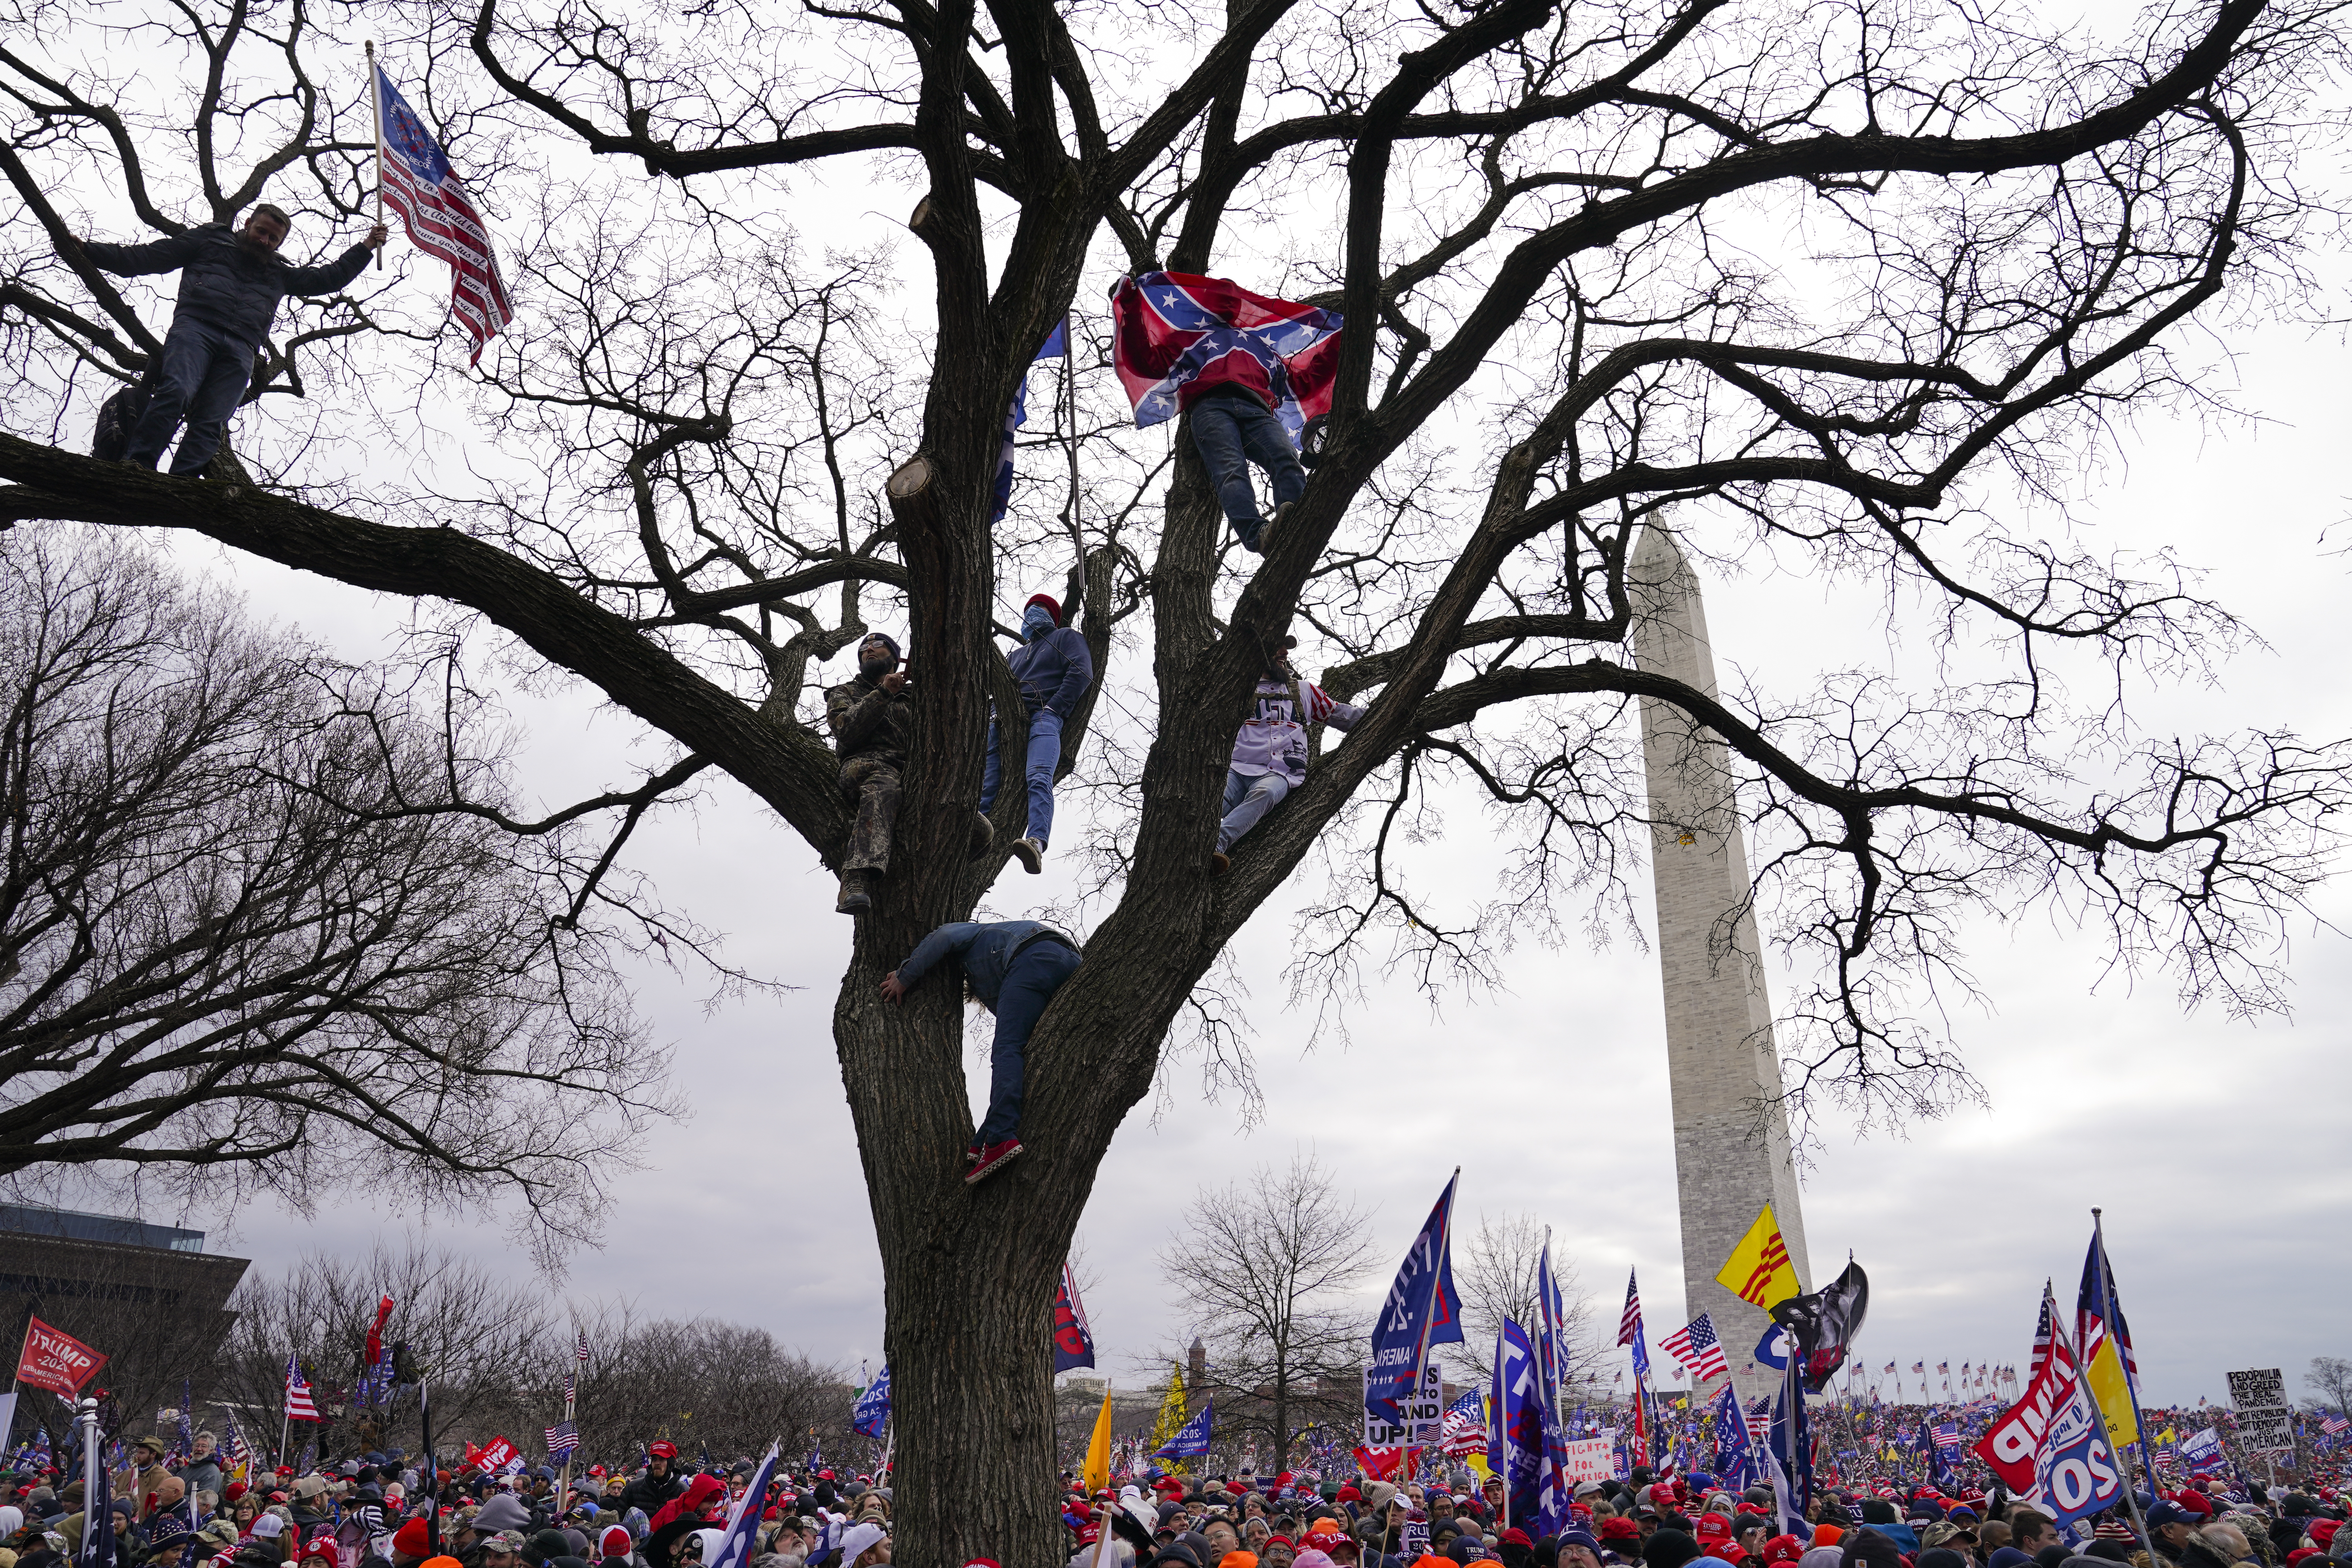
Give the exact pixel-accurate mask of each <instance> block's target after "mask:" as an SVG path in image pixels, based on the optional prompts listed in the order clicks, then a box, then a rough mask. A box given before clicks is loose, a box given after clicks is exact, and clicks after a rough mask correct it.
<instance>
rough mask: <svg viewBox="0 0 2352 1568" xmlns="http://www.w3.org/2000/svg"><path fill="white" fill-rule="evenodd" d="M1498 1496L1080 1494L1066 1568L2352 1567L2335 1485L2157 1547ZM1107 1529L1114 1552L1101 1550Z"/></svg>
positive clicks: (1896, 1511) (1925, 1514)
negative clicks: (1543, 1511)
mask: <svg viewBox="0 0 2352 1568" xmlns="http://www.w3.org/2000/svg"><path fill="white" fill-rule="evenodd" d="M1503 1490H1504V1489H1503V1483H1502V1481H1501V1479H1499V1478H1497V1477H1492V1476H1489V1477H1487V1478H1486V1479H1485V1480H1484V1481H1481V1480H1480V1479H1478V1478H1476V1477H1475V1476H1474V1475H1473V1474H1472V1473H1471V1472H1469V1471H1467V1470H1463V1471H1457V1472H1454V1473H1453V1474H1451V1475H1450V1476H1448V1477H1446V1478H1445V1479H1443V1480H1440V1481H1433V1482H1426V1483H1408V1484H1406V1485H1404V1486H1402V1487H1400V1486H1397V1485H1395V1484H1392V1483H1390V1482H1387V1481H1379V1480H1370V1479H1365V1478H1363V1477H1361V1476H1359V1477H1357V1479H1354V1480H1352V1481H1348V1482H1335V1481H1331V1480H1324V1481H1321V1482H1319V1483H1317V1482H1313V1481H1306V1480H1300V1479H1296V1478H1294V1477H1292V1476H1289V1475H1284V1476H1279V1477H1276V1478H1272V1479H1267V1480H1260V1479H1256V1478H1253V1477H1247V1476H1244V1477H1238V1478H1220V1479H1210V1480H1205V1481H1190V1480H1186V1479H1181V1478H1172V1477H1171V1478H1164V1479H1160V1480H1158V1481H1155V1482H1154V1483H1152V1486H1151V1489H1150V1491H1149V1492H1147V1491H1146V1489H1144V1488H1143V1487H1142V1486H1140V1485H1129V1486H1128V1487H1127V1488H1125V1489H1123V1490H1122V1492H1121V1493H1120V1495H1119V1496H1118V1498H1116V1499H1114V1498H1112V1497H1111V1496H1109V1494H1108V1493H1107V1492H1104V1493H1098V1494H1097V1498H1096V1499H1095V1500H1094V1502H1093V1505H1092V1506H1091V1507H1088V1506H1087V1503H1086V1500H1084V1499H1083V1497H1082V1496H1080V1495H1078V1494H1076V1493H1074V1494H1073V1496H1072V1500H1071V1501H1072V1506H1071V1508H1070V1509H1069V1510H1068V1511H1067V1512H1066V1515H1065V1522H1066V1524H1067V1526H1068V1527H1069V1529H1070V1531H1071V1532H1072V1538H1073V1542H1074V1552H1073V1555H1072V1557H1071V1559H1070V1563H1071V1565H1072V1568H1087V1565H1090V1564H1093V1563H1096V1562H1097V1558H1099V1559H1100V1560H1101V1562H1102V1563H1103V1564H1104V1568H1110V1565H1111V1564H1113V1563H1118V1564H1137V1563H1139V1564H1143V1565H1145V1568H1333V1565H1335V1564H1353V1565H1355V1568H1451V1565H1452V1564H1455V1563H1481V1562H1500V1563H1504V1564H1506V1565H1507V1568H1686V1565H1688V1564H1692V1563H1700V1568H1714V1565H1713V1563H1701V1562H1700V1560H1701V1559H1715V1560H1717V1561H1720V1562H1722V1563H1730V1564H1732V1565H1734V1568H1782V1565H1784V1564H1795V1565H1796V1568H2104V1565H2105V1564H2107V1563H2126V1564H2130V1565H2133V1568H2236V1565H2238V1564H2241V1563H2246V1564H2254V1565H2257V1568H2299V1565H2303V1564H2305V1563H2308V1562H2309V1560H2311V1559H2314V1558H2319V1559H2323V1560H2326V1563H2325V1564H2324V1568H2334V1563H2335V1562H2336V1561H2337V1560H2352V1531H2346V1532H2343V1533H2342V1534H2341V1535H2339V1527H2340V1525H2341V1523H2342V1521H2344V1519H2345V1506H2344V1503H2343V1501H2342V1500H2340V1499H2339V1498H2338V1496H2337V1494H2336V1490H2335V1489H2334V1488H2332V1487H2317V1488H2314V1489H2312V1490H2311V1491H2309V1492H2304V1491H2296V1490H2291V1489H2286V1488H2283V1487H2281V1488H2270V1487H2264V1486H2263V1485H2261V1484H2259V1483H2254V1482H2242V1483H2240V1484H2239V1485H2238V1486H2234V1487H2224V1486H2223V1485H2222V1484H2221V1482H2220V1481H2218V1480H2210V1479H2207V1480H2195V1481H2191V1482H2189V1483H2188V1484H2187V1485H2185V1486H2183V1487H2181V1488H2180V1489H2178V1490H2176V1491H2173V1492H2170V1493H2166V1494H2163V1495H2149V1494H2146V1493H2144V1494H2142V1496H2141V1499H2140V1500H2141V1502H2142V1503H2143V1504H2144V1508H2143V1513H2144V1516H2145V1518H2146V1521H2147V1535H2148V1537H2149V1538H2143V1537H2142V1536H2141V1535H2140V1534H2139V1533H2138V1531H2137V1527H2136V1525H2135V1524H2134V1522H2133V1521H2132V1518H2131V1515H2130V1510H2128V1509H2127V1508H2123V1507H2118V1508H2116V1509H2114V1510H2109V1511H2108V1512H2106V1513H2105V1514H2102V1515H2098V1516H2095V1518H2092V1519H2086V1520H2083V1521H2077V1522H2076V1523H2075V1524H2074V1525H2073V1526H2071V1527H2069V1528H2067V1529H2064V1530H2062V1529H2060V1528H2059V1527H2058V1526H2057V1525H2056V1524H2054V1523H2053V1521H2052V1520H2051V1519H2050V1517H2049V1516H2048V1515H2046V1514H2044V1513H2042V1512H2039V1511H2037V1510H2034V1509H2032V1508H2031V1507H2028V1506H2025V1505H2023V1504H2021V1503H2019V1502H2018V1501H2016V1500H2013V1499H2011V1498H2008V1497H2006V1496H2005V1495H2004V1494H2002V1492H2001V1491H2000V1489H1998V1488H1996V1489H1993V1490H1992V1491H1990V1492H1989V1493H1988V1492H1985V1491H1980V1490H1978V1489H1974V1488H1963V1489H1957V1490H1956V1492H1955V1494H1954V1495H1946V1494H1944V1493H1941V1492H1938V1491H1937V1490H1935V1489H1932V1488H1928V1487H1925V1486H1918V1487H1913V1488H1910V1489H1907V1490H1904V1491H1898V1490H1897V1489H1895V1488H1892V1487H1885V1488H1882V1489H1879V1490H1875V1491H1872V1490H1859V1491H1858V1490H1849V1489H1842V1488H1834V1487H1831V1488H1824V1489H1822V1491H1821V1492H1820V1493H1819V1495H1817V1496H1816V1497H1815V1498H1813V1499H1812V1500H1811V1501H1810V1502H1809V1503H1808V1504H1807V1505H1806V1507H1805V1509H1804V1510H1803V1512H1804V1522H1803V1523H1802V1524H1801V1525H1800V1526H1798V1527H1797V1528H1795V1529H1783V1528H1781V1525H1782V1523H1783V1522H1789V1521H1784V1520H1783V1517H1782V1516H1781V1515H1780V1512H1779V1510H1778V1508H1777V1506H1776V1503H1775V1500H1774V1498H1773V1494H1772V1493H1771V1491H1770V1490H1769V1489H1763V1488H1749V1489H1746V1490H1744V1491H1743V1490H1733V1489H1725V1488H1720V1487H1717V1485H1715V1483H1714V1481H1713V1479H1712V1478H1710V1477H1709V1476H1707V1475H1706V1474H1705V1473H1704V1472H1700V1473H1695V1474H1691V1475H1689V1476H1687V1477H1685V1476H1681V1475H1666V1476H1663V1477H1660V1476H1654V1475H1653V1473H1652V1472H1651V1471H1650V1470H1649V1469H1647V1468H1634V1469H1633V1471H1632V1472H1631V1474H1630V1475H1629V1476H1628V1477H1626V1478H1625V1479H1616V1480H1606V1481H1603V1480H1587V1481H1583V1482H1581V1483H1580V1484H1579V1485H1578V1487H1577V1489H1576V1497H1575V1501H1574V1503H1573V1505H1572V1506H1571V1507H1570V1510H1569V1517H1570V1522H1569V1523H1568V1524H1567V1525H1566V1526H1565V1527H1564V1528H1561V1529H1559V1530H1557V1531H1539V1530H1538V1529H1536V1528H1534V1527H1532V1526H1530V1525H1529V1524H1528V1523H1525V1522H1515V1521H1512V1520H1510V1519H1509V1518H1508V1517H1507V1514H1506V1510H1505V1507H1504V1496H1503ZM1888 1494H1893V1495H1888ZM1105 1529H1109V1530H1111V1531H1113V1533H1114V1536H1115V1537H1116V1539H1115V1540H1113V1541H1112V1542H1108V1543H1106V1542H1103V1540H1102V1539H1101V1532H1102V1531H1104V1530H1105ZM2150 1538H2152V1539H2150ZM2094 1560H2095V1561H2094ZM2311 1568H2323V1564H2320V1563H2313V1564H2311Z"/></svg>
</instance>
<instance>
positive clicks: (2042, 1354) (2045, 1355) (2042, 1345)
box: [2025, 1284, 2054, 1380]
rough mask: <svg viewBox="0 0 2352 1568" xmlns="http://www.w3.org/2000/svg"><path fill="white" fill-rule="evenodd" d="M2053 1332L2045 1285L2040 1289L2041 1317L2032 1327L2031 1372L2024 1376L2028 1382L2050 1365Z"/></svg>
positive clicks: (2048, 1292) (2048, 1296)
mask: <svg viewBox="0 0 2352 1568" xmlns="http://www.w3.org/2000/svg"><path fill="white" fill-rule="evenodd" d="M2053 1332H2054V1331H2053V1329H2052V1327H2051V1323H2050V1288H2049V1287H2048V1286H2047V1285H2046V1284H2045V1285H2044V1286H2043V1287H2042V1316H2041V1319H2040V1320H2039V1321H2036V1322H2035V1323H2034V1325H2033V1363H2032V1365H2033V1370H2032V1371H2031V1372H2029V1373H2026V1374H2025V1375H2026V1377H2027V1379H2028V1380H2031V1379H2033V1378H2037V1377H2040V1376H2041V1375H2042V1368H2043V1367H2045V1366H2047V1365H2049V1364H2050V1341H2051V1338H2052V1336H2053Z"/></svg>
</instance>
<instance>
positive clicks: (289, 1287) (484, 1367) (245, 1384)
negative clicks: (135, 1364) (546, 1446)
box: [215, 1237, 557, 1454]
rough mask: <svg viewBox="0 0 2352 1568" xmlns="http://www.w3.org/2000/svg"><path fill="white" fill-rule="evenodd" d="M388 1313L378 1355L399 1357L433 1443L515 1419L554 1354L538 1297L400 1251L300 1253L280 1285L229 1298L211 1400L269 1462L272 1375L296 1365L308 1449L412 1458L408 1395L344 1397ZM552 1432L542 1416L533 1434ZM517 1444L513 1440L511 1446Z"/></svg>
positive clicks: (448, 1260) (415, 1417) (413, 1427)
mask: <svg viewBox="0 0 2352 1568" xmlns="http://www.w3.org/2000/svg"><path fill="white" fill-rule="evenodd" d="M387 1296H389V1297H391V1298H392V1300H393V1303H394V1305H393V1311H392V1316H391V1317H390V1318H389V1319H388V1320H387V1321H386V1322H385V1325H384V1332H383V1338H384V1342H386V1343H387V1344H404V1345H406V1346H407V1347H408V1354H409V1360H410V1361H411V1363H413V1364H414V1366H415V1370H416V1371H417V1372H418V1373H421V1374H422V1375H423V1377H424V1379H425V1384H426V1387H427V1390H428V1393H429V1396H430V1398H431V1401H432V1407H433V1409H432V1414H433V1426H434V1436H435V1438H436V1444H438V1443H444V1442H448V1441H457V1440H462V1439H465V1438H467V1437H471V1438H473V1439H475V1440H477V1441H479V1440H481V1439H482V1438H485V1437H487V1436H489V1435H490V1431H491V1429H493V1428H496V1427H499V1426H504V1425H506V1424H508V1423H509V1421H511V1420H512V1418H513V1417H514V1416H515V1415H517V1414H518V1413H519V1412H520V1411H521V1409H522V1406H523V1391H524V1389H525V1388H526V1387H527V1386H529V1381H530V1378H531V1376H532V1372H533V1363H535V1362H538V1361H542V1360H545V1359H547V1358H548V1357H550V1356H551V1355H552V1354H553V1353H554V1352H555V1350H556V1348H557V1347H556V1343H555V1334H554V1333H553V1332H552V1326H553V1323H554V1321H555V1319H554V1314H553V1312H552V1310H551V1302H550V1301H549V1300H548V1296H547V1292H546V1290H545V1289H544V1288H543V1287H541V1286H540V1285H538V1284H536V1283H534V1282H532V1281H530V1280H527V1279H526V1280H517V1279H508V1278H505V1277H503V1276H502V1275H501V1274H500V1273H499V1272H498V1271H495V1270H493V1269H491V1268H488V1267H486V1266H485V1265H483V1264H481V1263H479V1262H478V1261H475V1260H473V1259H471V1258H463V1257H460V1256H458V1255H457V1254H455V1253H453V1252H451V1251H449V1250H448V1249H447V1248H446V1247H434V1246H428V1245H425V1244H424V1243H422V1242H420V1241H419V1240H417V1239H415V1238H414V1237H411V1238H409V1239H407V1240H405V1241H404V1242H403V1243H402V1244H400V1245H399V1246H397V1247H394V1246H392V1245H389V1244H386V1243H384V1242H378V1243H377V1244H376V1245H375V1246H374V1247H371V1248H369V1249H368V1250H367V1251H366V1252H364V1253H356V1254H347V1253H340V1252H310V1253H306V1254H304V1255H303V1257H302V1258H301V1260H300V1261H299V1262H298V1263H296V1264H295V1265H294V1266H293V1267H291V1268H289V1269H287V1270H286V1271H285V1272H284V1273H283V1274H281V1275H276V1276H271V1275H266V1274H258V1273H257V1274H249V1275H247V1277H246V1279H245V1282H244V1283H243V1284H242V1285H241V1286H239V1287H238V1289H237V1292H236V1295H235V1296H233V1297H232V1298H230V1300H229V1306H230V1309H231V1310H233V1311H235V1312H236V1313H237V1320H236V1328H235V1330H234V1331H232V1333H231V1334H230V1336H229V1340H228V1343H227V1344H226V1347H224V1352H223V1354H222V1357H221V1365H220V1369H219V1373H218V1376H217V1379H216V1381H215V1393H216V1396H217V1397H218V1398H220V1399H222V1400H224V1401H226V1402H228V1403H231V1404H234V1405H236V1406H237V1407H238V1408H240V1409H242V1410H244V1411H246V1412H248V1413H258V1414H259V1415H261V1416H262V1417H263V1418H264V1420H263V1424H264V1425H265V1426H266V1427H267V1430H266V1431H257V1430H255V1429H254V1427H253V1426H251V1425H249V1424H248V1425H247V1426H246V1436H247V1440H248V1441H251V1442H252V1443H254V1445H255V1446H256V1447H266V1448H270V1449H272V1450H274V1448H275V1447H276V1445H277V1443H278V1434H279V1430H280V1422H279V1421H278V1413H279V1411H280V1410H281V1409H282V1407H283V1405H284V1394H285V1388H286V1363H287V1358H288V1357H289V1355H290V1356H295V1357H298V1358H299V1360H300V1362H301V1364H302V1368H303V1373H304V1376H305V1377H306V1378H307V1379H309V1380H310V1383H311V1385H312V1398H313V1401H314V1403H316V1404H317V1405H318V1406H319V1409H320V1414H321V1415H323V1416H325V1417H326V1419H325V1420H324V1422H322V1423H321V1424H320V1425H319V1426H314V1427H311V1428H310V1429H309V1430H308V1431H305V1430H304V1428H303V1426H302V1425H301V1424H299V1423H297V1424H296V1426H295V1427H294V1433H293V1442H294V1447H295V1448H296V1449H297V1450H299V1448H300V1447H301V1445H302V1444H303V1443H304V1442H306V1441H308V1440H309V1439H310V1438H311V1437H316V1438H317V1439H318V1440H319V1442H320V1452H321V1453H326V1454H341V1453H358V1452H362V1451H364V1450H366V1449H370V1448H381V1447H385V1446H387V1445H389V1444H393V1443H398V1444H400V1445H402V1446H404V1447H406V1448H408V1449H409V1451H411V1452H412V1453H413V1452H417V1451H420V1449H421V1445H422V1443H423V1439H424V1436H425V1434H424V1426H423V1422H422V1419H421V1417H420V1415H419V1411H418V1408H417V1398H416V1394H415V1389H414V1388H403V1389H401V1390H399V1391H398V1392H396V1393H395V1394H393V1395H392V1397H390V1398H389V1399H363V1398H362V1397H357V1396H356V1394H357V1390H358V1385H359V1383H360V1376H361V1373H362V1368H363V1367H364V1366H365V1364H366V1350H367V1333H368V1330H369V1328H370V1327H371V1326H373V1323H374V1322H375V1315H376V1307H377V1303H378V1302H380V1301H381V1300H383V1298H385V1297H387ZM554 1419H555V1416H554V1415H543V1416H542V1417H541V1425H542V1426H544V1425H546V1424H547V1423H549V1422H551V1421H553V1420H554ZM517 1436H518V1440H520V1435H519V1434H518V1435H517Z"/></svg>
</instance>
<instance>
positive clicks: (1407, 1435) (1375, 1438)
mask: <svg viewBox="0 0 2352 1568" xmlns="http://www.w3.org/2000/svg"><path fill="white" fill-rule="evenodd" d="M1372 1386H1373V1384H1372V1373H1371V1372H1370V1370H1369V1369H1367V1370H1366V1372H1365V1373H1364V1403H1365V1404H1366V1405H1370V1403H1371V1401H1372V1397H1373V1395H1372ZM1397 1409H1398V1412H1399V1414H1400V1415H1401V1417H1402V1419H1399V1420H1395V1421H1385V1420H1382V1419H1381V1418H1380V1417H1378V1416H1375V1415H1373V1414H1372V1413H1371V1412H1370V1410H1369V1409H1367V1410H1366V1411H1365V1412H1364V1447H1368V1448H1386V1447H1400V1446H1408V1445H1414V1444H1423V1443H1434V1442H1436V1441H1437V1439H1438V1436H1439V1428H1440V1427H1441V1426H1444V1422H1445V1378H1444V1375H1443V1374H1442V1373H1441V1372H1440V1371H1439V1369H1438V1364H1437V1363H1436V1362H1435V1361H1434V1360H1431V1361H1426V1362H1424V1363H1422V1369H1421V1386H1420V1387H1419V1388H1417V1389H1415V1390H1414V1391H1413V1395H1412V1398H1410V1399H1401V1400H1399V1401H1397Z"/></svg>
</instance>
